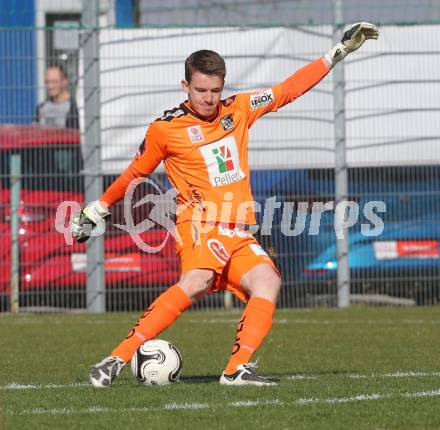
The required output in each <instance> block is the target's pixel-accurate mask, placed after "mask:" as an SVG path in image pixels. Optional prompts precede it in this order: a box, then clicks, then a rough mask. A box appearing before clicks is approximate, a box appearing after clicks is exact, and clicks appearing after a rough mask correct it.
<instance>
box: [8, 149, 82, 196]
mask: <svg viewBox="0 0 440 430" xmlns="http://www.w3.org/2000/svg"><path fill="white" fill-rule="evenodd" d="M12 153H13V152H12V151H0V166H1V173H0V180H1V186H2V188H9V187H10V177H9V175H10V167H11V166H10V164H11V155H12ZM14 153H15V154H19V155H20V156H21V175H22V182H21V187H22V188H23V189H27V190H43V191H45V190H51V191H75V192H82V191H83V180H82V177H81V175H80V171H81V169H82V167H83V166H82V157H81V151H80V147H79V146H75V147H72V146H60V145H57V146H56V147H54V146H52V147H40V148H23V149H21V150H19V151H14Z"/></svg>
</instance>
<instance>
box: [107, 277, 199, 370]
mask: <svg viewBox="0 0 440 430" xmlns="http://www.w3.org/2000/svg"><path fill="white" fill-rule="evenodd" d="M190 306H191V300H190V298H189V297H188V296H187V295H186V293H185V292H184V291H183V290H182V289H181V288H180V287H179V286H177V285H173V286H172V287H170V288H168V290H166V291H165V292H164V293H162V294H161V295H160V296H159V297H158V298H157V299H156V300H155V301H154V302H153V303H152V304H151V305H150V307H149V308H148V309H147V310H146V311H145V312H144V314H143V315H142V316H141V317H140V318H139V320H138V321H137V323H136V324H135V326H134V327H133V328H132V329H131V331H130V333H128V335H127V337H126V338H125V339H124V340H123V341H122V342H121V343H120V344H119V345H118V346H117V347H116V348H115V349H114V350H113V351H112V353H111V355H116V356H117V357H120V358H122V359H123V360H124V361H125V362H126V363H128V362H129V361H130V360H131V357H132V356H133V354H134V353H135V352H136V350H137V349H138V348H139V346H141V344H142V343H144V342H145V341H147V340H150V339H154V338H155V337H156V336H157V335H159V334H160V333H161V332H162V331H164V330H165V329H166V328H167V327H169V326H170V325H171V324H172V323H173V322H174V321H176V319H177V318H179V316H180V314H181V313H182V312H184V311H186V310H187V309H188V308H189V307H190Z"/></svg>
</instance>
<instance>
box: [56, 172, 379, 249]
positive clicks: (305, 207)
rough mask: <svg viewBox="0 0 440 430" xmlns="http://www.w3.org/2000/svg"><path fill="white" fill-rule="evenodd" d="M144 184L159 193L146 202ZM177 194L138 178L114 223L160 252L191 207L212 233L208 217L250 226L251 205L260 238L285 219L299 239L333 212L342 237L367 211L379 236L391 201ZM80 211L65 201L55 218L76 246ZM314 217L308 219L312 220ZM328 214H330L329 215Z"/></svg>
mask: <svg viewBox="0 0 440 430" xmlns="http://www.w3.org/2000/svg"><path fill="white" fill-rule="evenodd" d="M141 184H145V185H146V186H148V187H149V188H150V189H153V190H154V193H149V194H147V195H145V196H144V197H143V198H142V199H141V200H139V201H137V202H134V203H133V196H134V192H135V190H136V188H137V187H138V186H140V185H141ZM177 195H178V194H177V192H176V190H175V189H174V188H170V189H168V190H167V191H166V192H162V190H161V189H160V187H159V186H158V185H157V184H156V183H155V182H154V181H152V180H151V179H150V178H137V179H135V180H133V181H132V182H131V183H130V185H129V187H128V188H127V191H126V193H125V196H124V200H123V208H124V224H114V226H115V227H116V228H119V229H120V230H123V231H125V232H127V233H128V234H129V235H130V237H131V239H132V240H133V242H134V243H135V244H136V246H137V247H138V248H139V249H141V250H142V251H144V252H147V253H156V252H159V251H160V250H161V249H162V248H163V247H164V246H165V245H166V243H167V241H168V239H169V237H170V236H172V237H173V238H174V240H175V241H176V242H178V243H181V238H180V236H179V234H178V232H177V229H176V223H175V219H176V217H177V216H179V214H181V213H183V212H184V211H186V210H192V218H191V222H192V223H193V224H196V225H198V226H199V227H200V228H199V231H201V232H204V233H207V232H209V231H210V230H212V229H213V228H215V225H216V224H215V223H206V222H205V221H204V220H206V219H210V220H218V219H220V220H221V224H222V225H225V226H228V225H230V224H234V225H243V226H244V225H245V220H246V214H247V212H248V211H249V209H250V208H251V209H252V210H253V211H254V212H255V213H259V214H262V217H261V223H260V224H255V225H250V226H247V230H248V231H249V232H250V233H251V234H256V233H257V232H259V234H260V235H261V236H270V235H272V232H273V230H274V220H275V219H278V220H281V221H280V224H279V225H280V231H281V234H282V235H284V236H286V237H294V236H299V235H302V234H306V235H308V236H316V235H318V234H319V233H320V231H321V226H322V220H323V218H324V217H323V215H324V214H325V213H326V212H327V213H331V214H333V222H332V227H333V230H334V232H335V236H336V239H343V238H344V234H345V232H346V231H348V229H350V228H351V227H353V226H355V225H356V224H357V223H358V222H359V219H360V215H361V213H362V215H363V218H364V222H362V223H361V226H360V229H361V234H362V235H363V236H368V237H377V236H379V235H380V234H381V233H382V232H383V230H384V222H383V220H382V218H381V217H380V215H379V214H382V213H385V212H386V204H385V202H383V201H381V200H371V201H368V202H367V203H365V205H363V207H360V205H359V204H358V203H357V202H355V201H351V200H344V201H341V202H338V203H335V201H327V202H319V201H315V202H290V201H278V200H277V197H276V196H271V197H269V198H267V199H266V200H265V201H264V203H263V204H261V203H260V202H257V201H243V202H240V204H239V205H238V207H237V208H236V210H235V211H233V210H232V206H233V205H232V202H233V200H234V199H233V198H234V195H233V193H232V192H226V193H225V194H224V199H223V201H222V202H221V204H220V205H218V204H217V203H215V202H212V201H198V202H186V203H184V204H181V205H178V204H177V202H176V197H177ZM146 204H148V205H149V207H150V208H151V209H150V211H149V213H148V214H145V215H146V218H145V219H144V220H142V221H141V222H140V223H138V224H135V220H134V219H133V213H132V209H134V208H137V207H141V206H143V205H146ZM80 210H81V206H80V205H79V203H78V202H74V201H65V202H63V203H61V204H60V205H59V206H58V208H57V213H56V217H55V228H56V230H57V231H58V232H59V233H61V234H63V236H64V240H65V242H66V244H67V245H73V241H74V239H73V237H72V233H71V231H70V219H69V222H66V220H67V219H68V218H70V217H69V215H70V214H74V213H76V212H79V211H80ZM309 218H310V220H309V222H307V221H308V219H309ZM326 218H328V216H327V217H326ZM157 228H161V229H165V231H166V235H165V237H164V239H163V241H162V242H161V243H160V244H155V245H152V244H149V243H146V242H145V240H144V239H143V238H142V234H143V233H145V232H147V231H150V230H152V229H157ZM105 229H106V223H105V222H104V221H103V222H102V223H99V224H98V225H97V226H96V227H95V228H93V229H90V231H87V232H86V233H87V234H88V235H89V236H100V235H102V234H103V233H104V232H105Z"/></svg>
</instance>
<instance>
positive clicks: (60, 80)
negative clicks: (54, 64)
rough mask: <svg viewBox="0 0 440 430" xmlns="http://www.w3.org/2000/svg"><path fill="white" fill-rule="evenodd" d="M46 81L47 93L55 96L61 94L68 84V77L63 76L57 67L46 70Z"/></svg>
mask: <svg viewBox="0 0 440 430" xmlns="http://www.w3.org/2000/svg"><path fill="white" fill-rule="evenodd" d="M44 83H45V85H46V90H47V93H48V94H49V96H50V97H53V98H56V97H57V96H59V95H60V94H61V93H62V92H63V91H64V89H65V88H66V87H67V85H68V81H67V79H66V78H64V77H63V75H62V73H61V72H60V70H59V69H57V68H50V69H47V70H46V74H45V75H44Z"/></svg>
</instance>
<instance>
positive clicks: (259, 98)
mask: <svg viewBox="0 0 440 430" xmlns="http://www.w3.org/2000/svg"><path fill="white" fill-rule="evenodd" d="M273 101H274V96H273V92H272V89H271V88H269V89H267V90H264V91H263V92H261V93H258V94H252V95H251V98H250V105H251V110H256V109H260V108H262V107H264V106H267V105H268V104H270V103H273Z"/></svg>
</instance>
